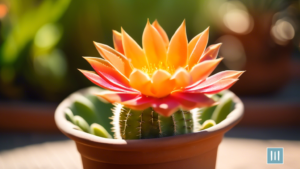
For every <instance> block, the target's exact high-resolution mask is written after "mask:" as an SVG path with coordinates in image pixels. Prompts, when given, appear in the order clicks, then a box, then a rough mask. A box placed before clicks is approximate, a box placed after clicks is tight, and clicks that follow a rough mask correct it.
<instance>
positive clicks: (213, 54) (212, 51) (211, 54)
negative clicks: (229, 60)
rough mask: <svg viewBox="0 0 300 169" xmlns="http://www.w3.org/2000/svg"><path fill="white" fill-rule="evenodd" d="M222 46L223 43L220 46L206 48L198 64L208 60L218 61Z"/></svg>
mask: <svg viewBox="0 0 300 169" xmlns="http://www.w3.org/2000/svg"><path fill="white" fill-rule="evenodd" d="M221 45H222V43H218V44H214V45H210V46H209V47H208V48H206V50H205V52H204V54H203V55H202V56H201V58H200V59H199V61H198V63H200V62H203V61H206V60H213V59H216V58H217V56H218V53H219V49H220V47H221Z"/></svg>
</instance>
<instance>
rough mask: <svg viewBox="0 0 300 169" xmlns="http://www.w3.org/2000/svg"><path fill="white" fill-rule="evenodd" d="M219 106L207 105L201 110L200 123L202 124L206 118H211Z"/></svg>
mask: <svg viewBox="0 0 300 169" xmlns="http://www.w3.org/2000/svg"><path fill="white" fill-rule="evenodd" d="M216 107H217V106H211V107H207V108H202V109H201V110H200V116H199V118H200V120H199V122H200V124H201V125H202V124H203V123H204V122H205V121H206V120H209V119H211V116H212V114H213V112H214V111H215V109H216Z"/></svg>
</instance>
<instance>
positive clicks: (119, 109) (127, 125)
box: [112, 105, 193, 140]
mask: <svg viewBox="0 0 300 169" xmlns="http://www.w3.org/2000/svg"><path fill="white" fill-rule="evenodd" d="M113 112H114V116H113V117H112V119H113V122H112V123H113V124H114V127H113V131H114V132H115V138H117V139H127V140H128V139H148V138H158V137H167V136H173V135H180V134H186V133H192V132H193V119H192V113H191V112H190V111H182V110H178V111H177V112H175V113H174V114H173V115H171V116H170V117H164V116H161V115H159V114H157V113H156V112H155V111H154V110H153V109H152V108H151V107H150V108H148V109H145V110H140V111H139V110H132V109H128V108H126V107H123V106H122V105H116V107H115V108H114V109H113ZM116 124H117V125H116Z"/></svg>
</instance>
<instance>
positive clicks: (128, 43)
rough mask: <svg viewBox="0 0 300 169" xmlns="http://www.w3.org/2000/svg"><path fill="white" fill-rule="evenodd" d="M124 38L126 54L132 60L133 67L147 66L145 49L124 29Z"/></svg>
mask: <svg viewBox="0 0 300 169" xmlns="http://www.w3.org/2000/svg"><path fill="white" fill-rule="evenodd" d="M122 40H123V47H124V52H125V56H126V57H127V58H128V59H129V60H130V62H131V63H132V65H133V67H135V68H137V69H142V68H143V67H144V66H147V59H146V56H145V53H144V51H143V49H141V47H140V46H139V45H138V44H137V43H136V42H135V41H134V40H133V39H132V38H131V37H130V36H129V35H128V34H127V33H126V32H125V31H124V30H123V29H122Z"/></svg>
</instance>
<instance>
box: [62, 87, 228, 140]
mask: <svg viewBox="0 0 300 169" xmlns="http://www.w3.org/2000/svg"><path fill="white" fill-rule="evenodd" d="M212 98H213V99H214V100H215V101H217V102H218V103H219V104H218V105H216V106H212V107H206V108H200V109H193V110H191V111H183V110H181V109H179V110H178V111H176V112H175V113H173V114H172V115H171V116H169V117H165V116H162V115H159V114H158V113H156V112H155V111H154V110H153V109H152V108H151V107H150V108H147V109H145V110H132V109H129V108H126V107H124V106H122V105H120V104H117V105H114V107H113V109H112V110H113V111H112V112H111V111H110V110H108V109H110V108H111V106H112V105H106V103H103V102H101V101H100V100H98V98H97V97H96V96H94V95H85V96H83V95H77V96H76V99H75V100H74V102H73V103H72V104H71V105H70V107H69V108H66V109H65V116H66V119H67V120H68V121H70V122H71V123H73V124H74V125H76V126H77V127H76V129H77V130H80V131H83V132H87V133H91V134H93V135H96V136H100V137H104V138H112V136H111V134H114V137H115V138H117V139H126V140H130V139H150V138H159V137H169V136H175V135H181V134H186V133H193V132H199V131H201V130H204V129H207V128H210V127H212V126H215V125H217V124H218V123H220V122H221V121H223V120H224V119H225V118H226V117H227V115H228V114H229V113H230V112H231V111H232V110H233V109H234V102H233V100H232V98H233V94H232V93H230V92H226V91H225V92H222V93H219V94H216V95H213V96H212ZM112 115H113V116H112ZM111 116H112V117H111ZM108 117H111V119H112V123H111V124H110V121H109V120H107V119H108ZM111 126H112V130H110V129H111Z"/></svg>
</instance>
